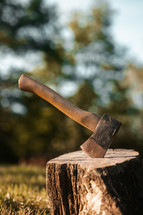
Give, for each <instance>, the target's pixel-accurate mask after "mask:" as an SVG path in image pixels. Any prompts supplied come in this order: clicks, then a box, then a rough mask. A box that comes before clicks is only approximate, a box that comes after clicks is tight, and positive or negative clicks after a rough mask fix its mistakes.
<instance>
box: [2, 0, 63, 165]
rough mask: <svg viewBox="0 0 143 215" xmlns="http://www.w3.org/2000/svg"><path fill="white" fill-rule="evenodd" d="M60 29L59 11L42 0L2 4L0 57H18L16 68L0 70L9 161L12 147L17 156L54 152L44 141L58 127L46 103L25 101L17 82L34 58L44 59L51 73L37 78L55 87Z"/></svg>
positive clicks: (60, 49) (35, 99) (6, 0)
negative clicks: (54, 126) (46, 151)
mask: <svg viewBox="0 0 143 215" xmlns="http://www.w3.org/2000/svg"><path fill="white" fill-rule="evenodd" d="M60 30H61V25H60V23H59V22H58V15H57V11H56V8H55V7H54V6H51V5H47V3H46V2H45V1H43V0H32V1H16V0H15V1H10V0H2V1H0V55H1V56H2V57H3V58H4V59H6V58H8V59H12V60H13V59H14V60H13V65H10V66H9V67H8V66H7V65H4V66H3V67H2V69H1V71H0V74H1V75H0V82H1V85H0V109H1V120H0V136H1V152H2V154H3V156H2V157H1V158H0V159H2V160H3V158H4V157H5V158H6V159H7V161H9V156H8V151H9V149H11V151H12V154H13V155H15V158H16V157H21V156H32V155H38V154H39V155H40V153H44V152H45V149H47V148H48V149H49V148H50V143H48V144H46V143H45V142H46V138H47V137H48V136H50V135H49V134H51V136H53V135H52V132H53V129H54V128H53V126H52V125H51V124H50V122H51V118H50V117H49V113H50V112H49V108H47V109H45V103H44V101H42V100H41V102H39V98H38V97H35V96H33V95H29V94H27V98H25V95H24V94H23V93H22V92H20V91H19V90H18V89H17V80H18V78H19V76H20V74H21V73H22V72H28V73H29V72H30V68H31V67H30V66H29V65H30V64H31V62H32V61H33V58H35V60H34V62H35V61H36V60H37V59H38V61H39V62H41V63H42V59H41V58H43V59H45V62H46V73H45V71H44V70H41V71H40V74H39V73H36V74H35V73H33V76H36V75H38V76H37V77H38V78H39V79H40V80H42V81H43V82H47V80H48V81H49V82H50V81H51V82H52V83H53V82H54V83H56V77H57V76H58V75H59V74H61V65H62V62H63V60H64V57H63V56H64V49H63V47H62V45H61V40H62V37H61V33H60ZM42 56H43V57H42ZM40 59H41V60H40ZM22 60H23V61H22ZM19 61H20V66H19V67H16V66H15V64H18V63H19ZM21 62H22V63H21ZM7 67H8V68H7ZM37 71H38V69H37ZM29 74H30V73H29ZM23 95H24V96H23ZM46 105H47V104H46ZM47 106H48V105H47ZM46 112H47V113H46ZM51 117H52V111H51ZM47 139H48V138H47ZM50 140H51V138H49V142H50ZM51 153H52V151H51ZM6 159H5V160H6Z"/></svg>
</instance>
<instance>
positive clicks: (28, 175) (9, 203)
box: [0, 166, 49, 215]
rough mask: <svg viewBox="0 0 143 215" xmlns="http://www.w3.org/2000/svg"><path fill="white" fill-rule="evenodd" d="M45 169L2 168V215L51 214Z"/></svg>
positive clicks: (0, 186)
mask: <svg viewBox="0 0 143 215" xmlns="http://www.w3.org/2000/svg"><path fill="white" fill-rule="evenodd" d="M45 186H46V185H45V168H41V167H36V166H0V214H3V215H4V214H9V215H10V214H33V215H34V214H36V215H37V214H39V215H40V214H43V215H44V214H49V201H48V196H47V193H46V188H45Z"/></svg>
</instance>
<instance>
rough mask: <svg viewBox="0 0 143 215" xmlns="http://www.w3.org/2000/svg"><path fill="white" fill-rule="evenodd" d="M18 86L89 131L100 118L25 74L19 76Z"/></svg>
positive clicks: (93, 128) (92, 129)
mask: <svg viewBox="0 0 143 215" xmlns="http://www.w3.org/2000/svg"><path fill="white" fill-rule="evenodd" d="M18 86H19V89H20V90H23V91H27V92H31V93H35V94H36V95H38V96H40V97H41V98H43V99H45V100H46V101H48V102H49V103H51V104H52V105H53V106H55V107H56V108H57V109H59V110H60V111H62V112H63V113H64V114H66V115H67V116H69V117H70V118H71V119H73V120H74V121H76V122H78V123H79V124H81V125H83V126H84V127H86V128H88V129H89V130H91V131H95V128H96V126H97V124H98V122H99V120H100V118H101V117H100V116H98V115H96V114H94V113H91V112H88V111H84V110H82V109H80V108H78V107H76V106H75V105H73V104H72V103H70V102H69V101H67V100H66V99H64V98H63V97H62V96H60V95H59V94H58V93H56V92H55V91H53V90H52V89H50V88H49V87H47V86H45V85H44V84H41V83H40V82H38V81H36V80H34V79H32V78H31V77H29V76H27V75H25V74H23V75H21V77H20V78H19V81H18Z"/></svg>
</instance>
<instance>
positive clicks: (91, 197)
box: [46, 149, 143, 215]
mask: <svg viewBox="0 0 143 215" xmlns="http://www.w3.org/2000/svg"><path fill="white" fill-rule="evenodd" d="M46 172H47V175H46V180H47V182H46V183H47V193H48V196H49V200H50V204H51V214H52V215H96V214H99V215H111V214H113V215H114V214H115V215H123V214H124V215H137V214H138V215H142V214H143V167H142V163H141V158H140V156H139V154H138V152H135V151H134V150H125V149H118V150H117V149H116V150H112V149H109V150H108V151H107V153H106V155H105V158H90V157H88V156H87V155H86V154H84V152H83V151H77V152H73V153H68V154H65V155H62V156H59V157H57V158H55V159H52V160H50V161H49V162H48V163H47V167H46Z"/></svg>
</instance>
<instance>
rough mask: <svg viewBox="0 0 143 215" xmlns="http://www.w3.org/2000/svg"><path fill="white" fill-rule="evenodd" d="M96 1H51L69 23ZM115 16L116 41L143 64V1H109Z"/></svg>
mask: <svg viewBox="0 0 143 215" xmlns="http://www.w3.org/2000/svg"><path fill="white" fill-rule="evenodd" d="M94 1H95V0H90V1H89V0H68V1H67V0H49V2H50V3H52V4H53V3H55V4H56V5H57V6H58V8H59V10H60V13H61V14H62V20H63V22H66V21H68V19H69V18H70V16H71V14H72V13H73V11H75V10H76V11H79V10H81V11H87V10H89V9H90V7H91V5H92V4H93V2H94ZM107 2H109V4H110V6H111V8H112V9H114V10H115V14H114V16H113V25H112V35H113V38H114V40H115V41H116V42H117V43H118V44H121V45H123V46H125V47H127V48H128V54H129V56H130V57H131V58H132V59H133V60H135V61H136V62H139V63H141V64H143V0H108V1H107Z"/></svg>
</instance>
